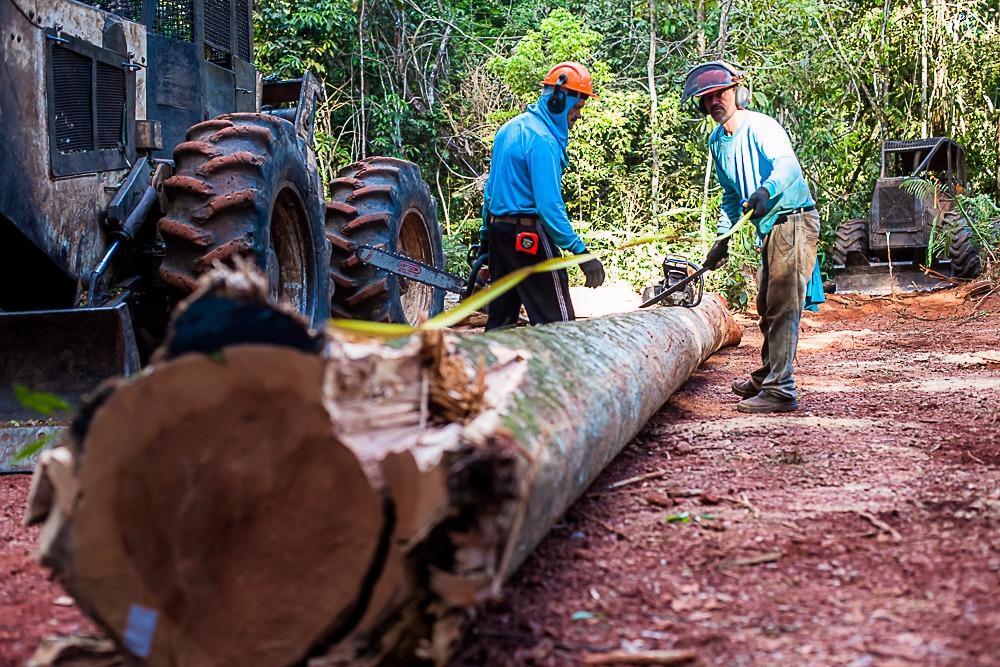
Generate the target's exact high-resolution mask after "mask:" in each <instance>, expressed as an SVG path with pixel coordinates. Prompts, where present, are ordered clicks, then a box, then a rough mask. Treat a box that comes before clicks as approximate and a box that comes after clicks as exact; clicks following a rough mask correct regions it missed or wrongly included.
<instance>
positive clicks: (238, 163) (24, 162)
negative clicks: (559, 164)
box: [0, 0, 444, 468]
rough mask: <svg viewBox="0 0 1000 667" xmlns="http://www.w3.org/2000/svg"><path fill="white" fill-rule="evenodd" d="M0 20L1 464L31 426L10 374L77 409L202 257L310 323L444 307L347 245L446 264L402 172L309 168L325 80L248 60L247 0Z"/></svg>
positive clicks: (397, 168)
mask: <svg viewBox="0 0 1000 667" xmlns="http://www.w3.org/2000/svg"><path fill="white" fill-rule="evenodd" d="M0 26H2V31H3V32H2V34H0V44H2V46H0V56H2V58H3V63H4V66H3V67H2V68H0V90H2V91H3V92H2V94H0V350H2V352H0V354H2V358H0V468H2V467H3V466H4V462H5V461H6V460H7V459H8V456H9V454H10V452H11V451H13V450H15V449H16V448H17V447H18V446H19V445H20V444H21V443H22V442H25V441H30V440H33V439H34V438H35V437H36V436H37V433H38V430H37V428H31V429H26V428H24V427H23V426H22V425H21V422H22V421H23V420H29V419H32V418H35V417H37V415H36V414H33V413H32V412H31V411H30V410H28V409H26V408H24V407H23V406H22V405H21V404H20V401H19V400H18V399H17V397H16V396H15V391H14V387H15V386H16V385H23V386H25V387H28V388H30V389H32V390H36V391H43V392H51V393H54V394H58V395H59V396H62V397H64V398H66V399H67V400H69V401H70V402H71V403H77V402H78V401H79V399H80V398H81V396H82V395H83V394H84V393H86V392H88V391H89V390H91V389H92V388H93V387H94V386H95V384H96V383H97V382H99V381H100V380H103V379H104V378H107V377H110V376H114V375H128V374H130V373H132V372H134V371H136V370H138V368H139V367H140V366H141V365H142V363H143V362H144V361H145V359H146V357H147V355H148V354H149V353H150V351H151V350H152V349H153V348H154V347H155V346H156V345H157V344H158V343H159V342H160V341H161V340H162V337H163V335H164V329H165V323H166V321H167V317H168V314H169V312H170V310H171V308H172V306H173V305H174V304H175V303H176V302H177V301H178V300H179V299H180V298H182V297H183V296H184V295H186V294H187V293H189V292H190V291H191V290H192V289H193V288H194V285H195V282H196V281H197V279H198V277H199V276H200V275H201V274H203V273H205V272H206V271H208V270H209V269H210V268H212V266H213V264H214V263H215V262H219V261H221V262H226V261H227V260H232V258H233V257H234V256H236V255H241V256H245V257H249V258H251V259H252V260H253V261H254V262H255V263H256V265H257V266H258V267H259V268H260V269H261V270H262V272H263V273H264V274H265V275H266V276H267V277H268V281H269V286H270V290H271V293H272V295H273V296H274V297H275V298H276V299H278V300H282V301H285V302H286V303H288V304H291V305H292V306H294V308H295V309H296V310H298V312H300V313H301V314H302V315H303V316H304V317H306V318H307V319H308V320H309V321H310V322H311V323H312V324H313V325H319V324H320V323H322V322H323V321H324V320H325V319H326V318H327V317H329V316H330V315H331V314H333V315H334V316H339V317H357V318H363V319H370V320H381V321H394V322H411V323H416V322H418V321H419V320H421V319H422V318H425V317H428V316H430V315H434V314H436V313H437V312H439V311H440V310H441V309H442V308H443V300H444V292H443V290H442V289H440V288H439V287H435V286H433V285H427V284H422V283H420V282H415V281H413V280H408V279H406V278H403V277H400V272H398V271H397V272H396V273H393V272H392V271H391V270H387V269H384V268H377V267H375V266H373V265H371V264H366V263H365V262H363V261H361V260H360V258H359V257H358V254H357V249H358V248H359V247H362V246H364V247H369V248H377V249H378V250H380V251H381V252H382V253H383V254H388V256H389V258H390V259H393V261H396V262H397V263H402V264H404V265H405V266H404V268H406V269H408V270H410V271H411V272H412V271H413V270H414V269H415V270H416V271H417V272H418V273H419V271H420V267H425V268H428V269H432V268H437V269H440V268H441V267H442V266H443V260H444V258H443V253H442V248H441V232H440V228H439V227H438V223H437V213H436V203H435V201H434V200H433V198H432V197H431V196H430V193H429V191H428V188H427V186H426V184H425V183H424V182H423V180H421V177H420V173H419V171H418V169H417V167H416V166H415V165H413V164H412V163H409V162H405V161H403V160H397V159H392V158H370V159H366V160H363V161H361V162H359V163H356V164H353V165H351V166H349V167H346V168H344V169H343V170H342V171H341V172H340V174H339V176H338V177H337V178H336V179H334V181H333V182H332V183H329V184H322V183H320V182H319V177H318V173H317V168H316V159H315V155H314V153H313V149H312V139H313V114H314V110H315V107H316V104H317V100H318V99H319V98H320V95H321V88H320V86H319V84H318V83H317V81H316V80H315V79H314V78H313V77H312V76H310V75H308V74H306V75H304V76H303V77H302V78H301V79H298V80H293V81H269V80H267V79H264V78H263V77H262V75H261V73H260V72H258V71H257V70H256V69H255V67H254V65H253V52H252V51H253V46H252V40H251V0H83V1H82V2H76V1H71V0H0ZM383 260H384V262H383V263H385V262H387V261H388V260H386V259H385V257H383ZM403 275H409V274H406V273H405V272H404V273H403ZM418 277H419V276H418ZM5 427H6V428H5Z"/></svg>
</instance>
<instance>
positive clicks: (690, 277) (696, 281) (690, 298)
mask: <svg viewBox="0 0 1000 667" xmlns="http://www.w3.org/2000/svg"><path fill="white" fill-rule="evenodd" d="M708 271H709V269H708V268H707V267H704V266H699V265H697V264H695V263H694V262H692V261H689V260H686V259H684V258H683V257H667V258H666V259H664V260H663V282H661V283H659V284H657V285H652V286H650V287H647V288H646V289H644V290H643V291H642V304H641V305H640V306H639V307H640V308H648V307H649V306H654V305H656V304H658V303H662V304H663V305H665V306H683V307H684V308H694V307H695V306H697V305H698V304H699V303H701V298H702V296H704V294H705V274H706V273H707V272H708Z"/></svg>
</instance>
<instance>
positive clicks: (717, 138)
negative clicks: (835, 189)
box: [708, 111, 816, 236]
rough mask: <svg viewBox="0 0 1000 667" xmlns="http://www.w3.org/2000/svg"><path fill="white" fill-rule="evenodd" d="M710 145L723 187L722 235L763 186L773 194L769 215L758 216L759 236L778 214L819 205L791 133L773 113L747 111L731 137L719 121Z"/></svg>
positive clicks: (764, 232)
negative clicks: (806, 177)
mask: <svg viewBox="0 0 1000 667" xmlns="http://www.w3.org/2000/svg"><path fill="white" fill-rule="evenodd" d="M708 147H709V149H710V150H711V151H712V157H713V158H714V161H715V175H716V177H717V178H718V179H719V185H721V186H722V209H721V213H720V215H719V233H720V234H722V233H723V232H726V231H728V230H729V228H730V227H732V226H733V225H734V224H735V223H736V221H737V220H739V219H740V216H741V215H742V211H741V208H740V204H741V202H742V201H743V200H746V199H749V198H750V195H752V194H753V193H754V192H755V191H756V190H757V189H758V188H761V187H764V188H767V191H768V193H769V194H770V195H771V199H770V201H768V203H767V213H766V214H765V215H764V217H762V218H760V219H759V220H754V224H756V225H757V231H758V232H759V233H760V235H761V236H764V235H766V234H767V233H768V232H770V231H771V228H772V227H774V221H775V220H776V219H777V218H778V216H779V215H781V214H783V213H788V212H789V211H791V210H793V209H796V208H801V207H803V206H814V205H815V204H816V202H815V200H813V198H812V195H811V194H810V193H809V186H808V185H807V184H806V182H805V179H804V178H803V177H802V167H801V166H799V161H798V159H797V158H796V157H795V151H794V150H792V142H791V141H789V139H788V134H787V133H786V132H785V129H784V128H783V127H781V125H779V124H778V121H776V120H774V119H773V118H771V117H770V116H766V115H764V114H762V113H757V112H755V111H748V112H747V117H746V120H745V121H744V122H743V124H742V125H741V126H740V127H739V129H737V130H736V131H735V132H733V133H732V134H731V135H729V134H726V131H725V129H724V128H723V127H722V126H721V125H720V126H718V127H717V128H715V131H714V132H712V134H711V136H710V137H709V138H708Z"/></svg>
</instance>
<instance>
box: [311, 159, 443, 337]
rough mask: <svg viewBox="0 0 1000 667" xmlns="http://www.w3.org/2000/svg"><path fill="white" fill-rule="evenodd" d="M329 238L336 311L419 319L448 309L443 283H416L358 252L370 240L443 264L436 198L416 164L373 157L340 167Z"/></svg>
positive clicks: (332, 186)
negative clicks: (436, 285) (377, 265)
mask: <svg viewBox="0 0 1000 667" xmlns="http://www.w3.org/2000/svg"><path fill="white" fill-rule="evenodd" d="M330 196H331V199H330V201H328V202H327V204H326V238H327V239H328V240H329V241H330V244H331V246H332V248H331V254H330V278H331V280H332V281H333V282H334V285H335V287H334V292H333V302H332V305H331V311H332V313H333V316H334V317H344V318H351V319H361V320H369V321H372V322H399V323H408V324H418V323H420V322H421V321H422V320H424V319H425V318H428V317H433V316H434V315H437V314H438V313H440V312H441V311H442V310H443V309H444V290H441V289H437V288H433V287H429V286H427V285H422V284H420V283H415V282H412V281H409V280H406V279H403V278H399V277H398V276H395V275H393V274H390V273H387V272H386V271H383V270H381V269H376V268H375V267H373V266H368V265H366V264H363V263H362V262H360V261H359V260H358V258H357V257H356V256H355V254H354V251H355V249H356V248H357V246H359V245H362V244H365V245H370V246H376V247H382V248H385V249H386V250H388V251H390V252H394V253H398V254H400V255H405V256H406V257H409V258H410V259H414V260H417V261H419V262H422V263H424V264H429V265H431V266H434V267H437V268H442V267H443V266H444V251H443V250H442V248H441V228H440V227H439V226H438V222H437V203H436V202H435V201H434V198H433V197H431V194H430V190H428V188H427V184H426V183H424V181H423V179H421V178H420V169H419V168H418V167H417V165H415V164H413V163H412V162H407V161H406V160H398V159H396V158H386V157H373V158H368V159H366V160H362V161H361V162H357V163H355V164H352V165H350V166H348V167H345V168H344V169H342V170H341V171H340V173H339V174H338V177H337V178H335V179H334V180H333V181H332V182H331V183H330Z"/></svg>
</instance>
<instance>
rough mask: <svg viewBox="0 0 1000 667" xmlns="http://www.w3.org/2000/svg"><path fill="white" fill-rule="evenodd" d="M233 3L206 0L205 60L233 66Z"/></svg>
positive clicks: (224, 65) (228, 66) (228, 67)
mask: <svg viewBox="0 0 1000 667" xmlns="http://www.w3.org/2000/svg"><path fill="white" fill-rule="evenodd" d="M232 18H233V15H232V5H231V3H230V0H205V60H207V61H209V62H211V63H215V64H216V65H219V66H221V67H225V68H227V69H231V68H232V56H231V50H232V32H233V26H232Z"/></svg>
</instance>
